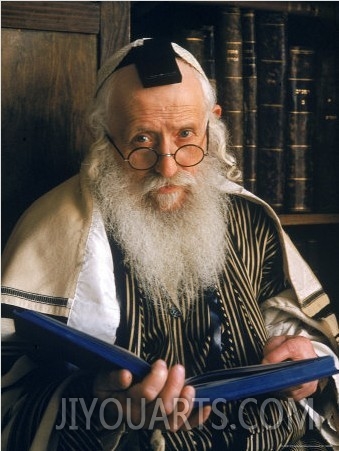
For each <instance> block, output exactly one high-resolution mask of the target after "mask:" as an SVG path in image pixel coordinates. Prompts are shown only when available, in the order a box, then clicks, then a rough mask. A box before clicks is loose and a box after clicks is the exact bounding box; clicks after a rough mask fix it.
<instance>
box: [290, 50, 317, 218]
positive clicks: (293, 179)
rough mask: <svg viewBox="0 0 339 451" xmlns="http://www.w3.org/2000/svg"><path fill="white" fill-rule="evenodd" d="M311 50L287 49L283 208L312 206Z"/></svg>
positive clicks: (301, 209)
mask: <svg viewBox="0 0 339 451" xmlns="http://www.w3.org/2000/svg"><path fill="white" fill-rule="evenodd" d="M314 57H315V53H314V50H313V49H311V48H306V47H298V46H293V47H291V48H290V49H289V70H288V89H287V108H288V119H287V146H286V210H287V211H288V212H295V213H297V212H310V211H312V209H313V177H312V169H313V167H312V158H313V155H312V146H313V130H314V69H315V64H314Z"/></svg>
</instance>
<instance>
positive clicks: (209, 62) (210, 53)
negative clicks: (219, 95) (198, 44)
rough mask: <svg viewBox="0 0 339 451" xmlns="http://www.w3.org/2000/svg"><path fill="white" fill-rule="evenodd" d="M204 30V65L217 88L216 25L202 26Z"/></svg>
mask: <svg viewBox="0 0 339 451" xmlns="http://www.w3.org/2000/svg"><path fill="white" fill-rule="evenodd" d="M202 31H203V33H204V59H203V64H202V67H203V69H204V71H205V73H206V75H207V78H208V79H209V81H210V83H211V84H212V86H213V87H214V89H217V81H216V75H215V38H214V26H213V25H204V26H203V27H202Z"/></svg>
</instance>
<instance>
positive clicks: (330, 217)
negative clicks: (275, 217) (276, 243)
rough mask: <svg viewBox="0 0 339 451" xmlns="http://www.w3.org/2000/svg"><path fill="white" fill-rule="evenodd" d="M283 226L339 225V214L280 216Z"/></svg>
mask: <svg viewBox="0 0 339 451" xmlns="http://www.w3.org/2000/svg"><path fill="white" fill-rule="evenodd" d="M279 218H280V221H281V224H282V225H283V226H294V225H321V224H339V214H334V213H333V214H332V213H329V214H321V213H296V214H290V215H288V214H286V215H279Z"/></svg>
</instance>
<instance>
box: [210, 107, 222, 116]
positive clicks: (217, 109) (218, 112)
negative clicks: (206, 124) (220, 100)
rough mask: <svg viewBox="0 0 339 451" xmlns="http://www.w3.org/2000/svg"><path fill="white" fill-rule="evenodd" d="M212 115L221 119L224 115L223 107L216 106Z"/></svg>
mask: <svg viewBox="0 0 339 451" xmlns="http://www.w3.org/2000/svg"><path fill="white" fill-rule="evenodd" d="M212 113H214V114H215V115H216V116H217V117H220V116H221V113H222V108H221V106H220V105H218V104H216V105H214V108H213V110H212Z"/></svg>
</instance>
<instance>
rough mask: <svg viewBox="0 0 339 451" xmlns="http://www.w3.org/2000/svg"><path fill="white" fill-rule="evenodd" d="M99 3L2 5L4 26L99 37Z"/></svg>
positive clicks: (6, 3)
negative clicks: (97, 35) (96, 35)
mask: <svg viewBox="0 0 339 451" xmlns="http://www.w3.org/2000/svg"><path fill="white" fill-rule="evenodd" d="M100 3H101V2H53V1H52V2H2V3H1V26H2V27H7V28H24V29H32V30H52V31H69V32H72V33H76V32H81V33H94V34H96V33H98V32H99V27H100ZM108 3H111V2H108Z"/></svg>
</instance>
